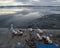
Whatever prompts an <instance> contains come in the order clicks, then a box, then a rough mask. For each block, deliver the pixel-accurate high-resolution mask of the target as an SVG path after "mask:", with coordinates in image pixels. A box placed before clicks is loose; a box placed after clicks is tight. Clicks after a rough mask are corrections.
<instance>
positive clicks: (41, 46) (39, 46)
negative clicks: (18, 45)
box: [36, 44, 58, 48]
mask: <svg viewBox="0 0 60 48" xmlns="http://www.w3.org/2000/svg"><path fill="white" fill-rule="evenodd" d="M36 48H58V47H57V46H56V45H55V44H36Z"/></svg>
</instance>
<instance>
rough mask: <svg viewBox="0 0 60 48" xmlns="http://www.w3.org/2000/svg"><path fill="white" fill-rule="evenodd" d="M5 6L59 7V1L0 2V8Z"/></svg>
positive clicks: (15, 0)
mask: <svg viewBox="0 0 60 48" xmlns="http://www.w3.org/2000/svg"><path fill="white" fill-rule="evenodd" d="M7 5H40V6H60V0H0V6H7Z"/></svg>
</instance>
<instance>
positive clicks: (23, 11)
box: [0, 7, 60, 21]
mask: <svg viewBox="0 0 60 48" xmlns="http://www.w3.org/2000/svg"><path fill="white" fill-rule="evenodd" d="M49 14H60V7H5V8H0V16H1V15H6V16H8V15H10V16H11V15H13V16H12V17H13V19H15V20H21V21H22V20H23V21H25V20H33V19H36V18H39V17H41V16H44V15H49Z"/></svg>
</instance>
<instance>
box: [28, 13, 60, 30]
mask: <svg viewBox="0 0 60 48" xmlns="http://www.w3.org/2000/svg"><path fill="white" fill-rule="evenodd" d="M28 24H29V25H28V26H27V28H28V27H32V28H35V27H37V26H38V27H39V28H44V29H60V14H52V15H45V16H43V17H41V18H38V19H36V20H33V21H32V22H29V23H28Z"/></svg>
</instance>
